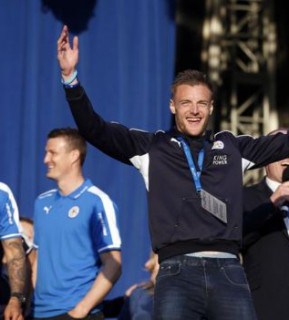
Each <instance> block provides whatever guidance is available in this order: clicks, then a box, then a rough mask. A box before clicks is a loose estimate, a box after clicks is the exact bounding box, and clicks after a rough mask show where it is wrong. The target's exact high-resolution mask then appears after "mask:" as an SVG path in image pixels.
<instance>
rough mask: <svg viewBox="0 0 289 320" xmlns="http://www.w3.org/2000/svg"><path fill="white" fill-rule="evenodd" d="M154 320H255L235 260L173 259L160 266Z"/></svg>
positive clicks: (241, 270)
mask: <svg viewBox="0 0 289 320" xmlns="http://www.w3.org/2000/svg"><path fill="white" fill-rule="evenodd" d="M154 319H155V320H177V319H179V320H256V319H257V318H256V314H255V310H254V306H253V302H252V298H251V294H250V290H249V286H248V283H247V279H246V276H245V273H244V269H243V267H242V266H241V264H240V262H239V261H238V260H237V259H230V258H229V259H228V258H225V259H220V258H196V257H189V256H185V255H181V256H176V257H173V258H169V259H167V260H165V261H163V262H162V263H161V264H160V269H159V273H158V276H157V280H156V287H155V297H154Z"/></svg>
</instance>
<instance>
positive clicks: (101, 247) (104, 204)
mask: <svg viewBox="0 0 289 320" xmlns="http://www.w3.org/2000/svg"><path fill="white" fill-rule="evenodd" d="M95 219H96V223H95V224H94V227H93V235H94V239H95V244H96V250H97V252H98V253H103V252H105V251H111V250H120V249H121V238H120V233H119V225H118V208H117V206H116V204H115V203H114V202H113V201H111V199H110V198H109V197H108V196H105V197H102V199H101V202H100V206H99V207H98V208H97V210H96V212H95Z"/></svg>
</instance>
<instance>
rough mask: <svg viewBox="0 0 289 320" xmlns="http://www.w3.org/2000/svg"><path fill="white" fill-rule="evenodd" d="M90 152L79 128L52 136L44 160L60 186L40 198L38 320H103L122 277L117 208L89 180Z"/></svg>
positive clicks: (36, 220) (36, 221) (57, 131)
mask: <svg viewBox="0 0 289 320" xmlns="http://www.w3.org/2000/svg"><path fill="white" fill-rule="evenodd" d="M85 156H86V143H85V140H84V139H83V138H82V136H80V134H79V133H78V131H77V130H76V129H72V128H64V129H54V130H52V131H51V132H50V133H49V134H48V139H47V144H46V150H45V158H44V163H45V164H46V165H47V177H48V178H50V179H53V180H54V181H56V183H57V186H58V188H57V189H53V190H50V191H47V192H45V193H43V194H41V195H40V196H39V197H38V198H37V199H36V201H35V209H34V228H35V238H34V241H35V245H36V247H37V258H36V261H35V264H34V266H33V270H34V274H35V275H36V279H35V281H36V286H35V293H34V318H35V319H38V318H39V319H71V318H79V319H103V315H102V312H101V309H102V301H103V299H104V297H105V296H106V295H107V293H108V292H109V291H110V290H111V288H112V286H113V284H114V283H115V281H116V280H117V279H118V277H119V276H120V270H121V255H120V246H121V240H120V236H119V231H118V225H117V217H116V214H117V207H116V205H115V204H114V203H113V202H112V201H111V199H110V198H109V197H108V195H107V194H105V193H104V192H103V191H101V190H100V189H99V188H97V187H96V186H94V185H93V184H92V183H91V181H90V180H88V179H87V180H85V179H84V177H83V174H82V165H83V162H84V160H85Z"/></svg>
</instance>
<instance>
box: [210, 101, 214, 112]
mask: <svg viewBox="0 0 289 320" xmlns="http://www.w3.org/2000/svg"><path fill="white" fill-rule="evenodd" d="M213 111H214V101H212V103H211V106H210V111H209V113H210V115H211V114H212V113H213Z"/></svg>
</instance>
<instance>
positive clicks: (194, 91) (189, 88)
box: [170, 84, 213, 136]
mask: <svg viewBox="0 0 289 320" xmlns="http://www.w3.org/2000/svg"><path fill="white" fill-rule="evenodd" d="M170 110H171V112H172V114H174V115H175V122H176V126H177V129H178V130H179V131H180V132H181V133H183V134H185V135H188V136H202V135H203V134H204V132H205V131H206V128H207V125H208V121H209V118H210V115H211V114H212V112H213V100H212V92H211V90H210V89H209V88H208V87H207V86H206V85H205V84H197V85H189V84H181V85H179V86H177V87H176V89H175V93H174V96H173V98H172V100H171V102H170Z"/></svg>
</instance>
